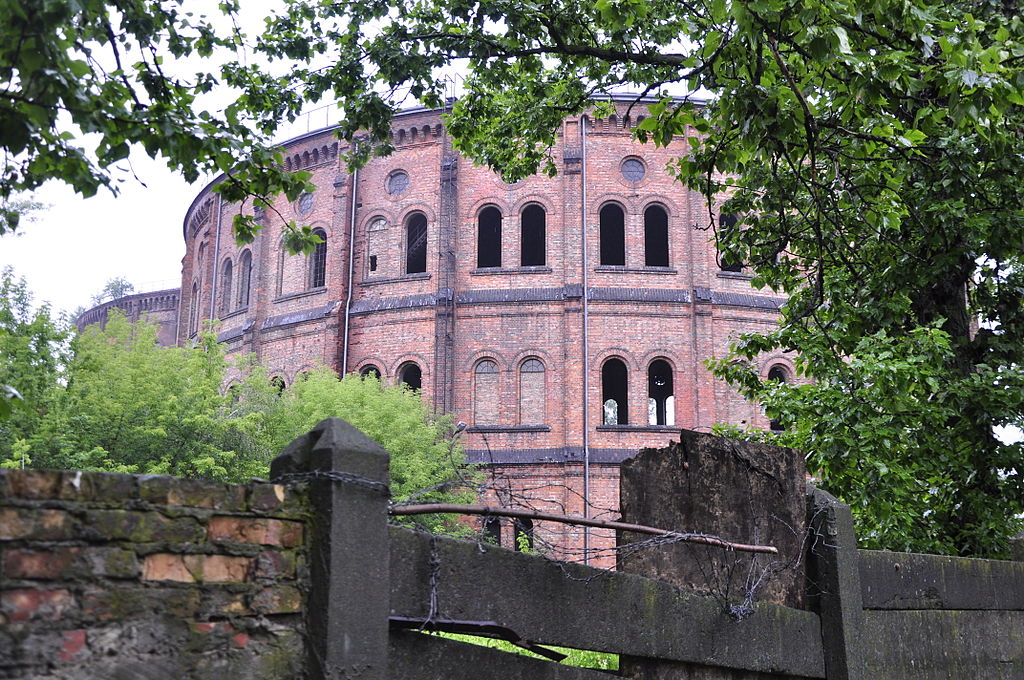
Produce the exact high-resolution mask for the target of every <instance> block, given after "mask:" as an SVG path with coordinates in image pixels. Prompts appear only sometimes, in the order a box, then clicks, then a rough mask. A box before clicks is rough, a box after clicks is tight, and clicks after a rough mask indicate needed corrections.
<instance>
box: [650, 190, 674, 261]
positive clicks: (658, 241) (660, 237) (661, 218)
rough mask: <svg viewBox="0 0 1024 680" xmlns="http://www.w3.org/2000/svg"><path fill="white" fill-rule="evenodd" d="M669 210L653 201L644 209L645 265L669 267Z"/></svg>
mask: <svg viewBox="0 0 1024 680" xmlns="http://www.w3.org/2000/svg"><path fill="white" fill-rule="evenodd" d="M668 234H669V229H668V210H666V209H665V207H664V206H662V205H661V204H658V203H652V204H651V205H649V206H647V208H646V209H645V210H644V266H645V267H668V266H669V263H670V262H671V259H670V253H669V242H668Z"/></svg>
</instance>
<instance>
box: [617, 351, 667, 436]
mask: <svg viewBox="0 0 1024 680" xmlns="http://www.w3.org/2000/svg"><path fill="white" fill-rule="evenodd" d="M601 408H602V413H601V416H602V417H601V423H602V424H604V425H629V424H630V423H629V370H628V369H627V368H626V364H625V362H623V361H622V359H618V358H615V357H613V358H611V359H608V360H607V361H605V362H604V364H602V366H601ZM647 424H648V425H675V424H676V410H675V390H674V385H673V380H672V366H671V365H670V364H669V363H668V362H667V361H665V360H664V359H655V360H654V361H652V362H651V363H650V365H649V366H648V367H647Z"/></svg>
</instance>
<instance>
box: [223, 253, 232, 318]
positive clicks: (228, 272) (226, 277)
mask: <svg viewBox="0 0 1024 680" xmlns="http://www.w3.org/2000/svg"><path fill="white" fill-rule="evenodd" d="M233 277H234V265H233V264H232V262H231V258H230V257H229V258H226V259H225V260H224V264H223V265H222V266H221V275H220V285H221V291H220V315H221V316H226V315H227V314H230V313H231V311H232V309H231V305H232V303H233V302H234V291H233V290H231V284H232V283H234V282H233V281H232V278H233Z"/></svg>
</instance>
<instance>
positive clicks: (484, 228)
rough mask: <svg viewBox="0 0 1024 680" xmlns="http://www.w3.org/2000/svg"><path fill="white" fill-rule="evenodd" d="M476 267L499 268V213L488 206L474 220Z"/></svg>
mask: <svg viewBox="0 0 1024 680" xmlns="http://www.w3.org/2000/svg"><path fill="white" fill-rule="evenodd" d="M476 266H477V267H480V268H483V267H500V266H501V211H500V210H498V209H497V208H495V207H494V206H488V207H486V208H484V209H483V210H481V211H480V216H479V217H477V220H476Z"/></svg>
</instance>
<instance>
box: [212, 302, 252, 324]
mask: <svg viewBox="0 0 1024 680" xmlns="http://www.w3.org/2000/svg"><path fill="white" fill-rule="evenodd" d="M248 311H249V306H248V305H246V306H245V307H239V308H238V309H234V310H231V311H230V312H228V313H227V314H221V315H220V317H219V318H220V320H221V321H225V320H227V319H233V318H234V317H236V316H241V315H242V314H245V313H246V312H248Z"/></svg>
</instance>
